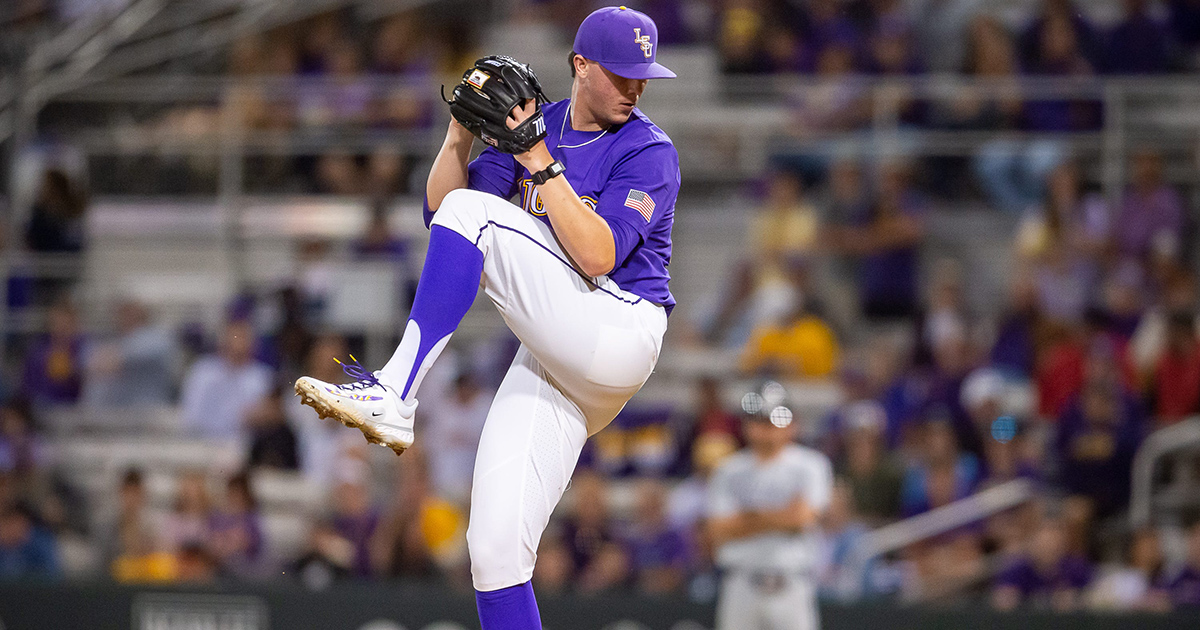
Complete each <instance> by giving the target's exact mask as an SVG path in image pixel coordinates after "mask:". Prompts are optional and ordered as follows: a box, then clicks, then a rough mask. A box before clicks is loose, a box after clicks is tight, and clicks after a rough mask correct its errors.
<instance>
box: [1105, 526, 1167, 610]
mask: <svg viewBox="0 0 1200 630" xmlns="http://www.w3.org/2000/svg"><path fill="white" fill-rule="evenodd" d="M1123 555H1124V557H1123V558H1122V563H1121V564H1120V565H1118V566H1117V567H1115V568H1113V569H1111V570H1109V571H1108V572H1107V573H1104V574H1102V575H1101V576H1100V577H1099V578H1098V579H1097V580H1096V582H1095V584H1093V585H1092V588H1091V591H1090V592H1089V593H1088V604H1089V606H1090V607H1091V608H1096V609H1102V610H1147V609H1155V608H1158V604H1157V603H1156V602H1155V595H1154V591H1153V589H1154V587H1155V585H1158V584H1160V583H1161V581H1162V574H1163V553H1162V547H1161V546H1160V544H1159V541H1158V534H1157V533H1156V532H1155V531H1154V530H1153V529H1143V530H1139V531H1136V532H1133V534H1132V535H1130V537H1129V539H1128V541H1127V542H1126V545H1125V550H1124V554H1123Z"/></svg>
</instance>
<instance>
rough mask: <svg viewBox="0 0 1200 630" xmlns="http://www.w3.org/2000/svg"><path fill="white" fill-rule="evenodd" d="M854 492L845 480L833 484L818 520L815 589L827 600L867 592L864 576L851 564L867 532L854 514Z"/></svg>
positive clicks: (860, 520)
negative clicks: (818, 544) (819, 526)
mask: <svg viewBox="0 0 1200 630" xmlns="http://www.w3.org/2000/svg"><path fill="white" fill-rule="evenodd" d="M856 502H857V501H856V499H855V497H854V491H853V489H852V488H851V486H850V485H849V484H848V483H846V482H845V481H844V480H841V479H839V480H838V481H836V482H835V483H834V484H833V493H832V494H831V495H830V497H829V509H828V510H826V512H825V517H824V518H823V519H822V520H821V548H820V552H819V555H820V557H821V560H820V562H819V563H818V564H819V566H820V572H819V577H818V579H817V584H818V589H819V590H820V592H821V594H822V595H824V596H826V597H834V598H842V599H844V598H846V597H848V596H855V595H857V594H859V593H864V592H865V591H866V590H867V587H868V584H866V582H867V580H866V576H865V575H857V574H855V573H854V571H855V570H856V569H857V567H855V566H854V565H853V564H851V563H853V562H855V561H857V560H858V558H857V556H856V553H857V552H858V547H859V545H861V544H862V543H863V540H864V537H865V536H866V535H867V533H868V532H869V531H870V530H869V529H868V528H867V525H866V524H865V523H864V522H863V521H862V519H860V518H859V516H858V514H857V513H856V512H855V510H854V506H855V503H856Z"/></svg>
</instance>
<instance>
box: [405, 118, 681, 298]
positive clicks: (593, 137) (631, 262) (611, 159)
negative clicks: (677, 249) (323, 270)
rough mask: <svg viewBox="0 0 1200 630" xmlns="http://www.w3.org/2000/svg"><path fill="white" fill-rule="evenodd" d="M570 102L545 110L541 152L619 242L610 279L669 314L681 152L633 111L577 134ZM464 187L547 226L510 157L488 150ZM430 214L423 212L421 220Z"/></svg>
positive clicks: (470, 170) (526, 177) (521, 169)
mask: <svg viewBox="0 0 1200 630" xmlns="http://www.w3.org/2000/svg"><path fill="white" fill-rule="evenodd" d="M569 106H570V99H565V100H561V101H558V102H556V103H550V104H548V105H545V106H543V107H542V112H543V114H544V116H545V120H546V148H548V149H549V150H550V155H551V156H553V157H554V158H555V159H557V160H560V161H562V163H563V164H564V165H566V167H567V170H566V172H565V173H563V175H562V176H563V177H566V178H567V181H568V182H570V183H571V186H572V188H574V189H575V192H576V194H578V195H579V198H580V199H582V200H583V202H584V203H585V204H587V205H588V206H589V207H591V208H592V209H594V210H595V211H596V214H599V215H600V216H602V217H604V220H605V221H607V222H608V226H609V227H610V228H611V229H612V232H613V240H614V241H615V244H616V260H617V262H616V267H614V268H613V270H612V272H610V273H609V274H608V277H609V278H611V279H612V280H613V281H614V282H616V283H617V284H618V285H619V286H620V287H621V288H622V289H624V290H626V291H629V292H630V293H633V294H634V295H637V296H640V297H641V298H643V299H645V300H649V301H650V302H654V303H655V304H661V305H663V306H664V307H665V308H666V309H667V313H668V314H670V312H671V309H672V308H674V306H675V298H674V297H673V296H672V295H671V292H670V290H669V289H668V288H667V283H668V282H669V281H670V279H671V276H670V273H668V271H667V266H668V265H669V264H670V262H671V226H672V225H673V224H674V222H675V198H676V197H677V196H678V195H679V185H680V174H679V154H678V153H676V151H675V145H673V144H671V139H670V138H668V137H667V134H665V133H663V131H662V130H661V129H659V128H658V127H657V126H656V125H655V124H654V123H652V122H650V119H649V118H646V115H645V114H643V113H642V112H641V110H639V109H637V108H636V107H635V108H634V109H633V113H632V114H631V115H630V117H629V120H628V121H627V122H625V123H624V124H621V125H614V126H612V127H609V128H608V129H607V130H605V131H575V130H574V129H572V128H571V122H570V120H569V117H568V115H567V114H568V112H569ZM467 187H468V188H470V189H471V190H478V191H482V192H487V193H491V194H493V195H496V196H497V197H500V198H502V199H512V198H514V197H518V196H519V198H520V199H519V201H518V205H520V206H521V207H522V208H523V209H524V210H525V211H526V212H529V213H530V214H532V215H533V216H535V217H537V218H538V219H540V220H541V221H542V222H543V223H545V224H546V225H550V218H549V217H548V216H547V214H546V210H545V209H543V208H542V202H541V200H540V199H538V198H537V189H536V187H535V186H534V185H533V182H532V180H531V179H530V177H529V171H527V170H525V167H523V166H521V165H520V164H519V163H518V162H517V160H516V159H515V158H514V157H513V156H512V155H509V154H506V153H501V152H500V151H497V150H496V149H494V148H491V147H488V148H487V149H485V150H484V151H483V153H482V154H480V155H479V157H478V158H476V159H475V160H474V161H473V162H471V164H470V166H469V167H468V181H467ZM431 219H432V214H431V213H429V212H428V211H426V214H425V223H426V225H428V224H429V221H430V220H431Z"/></svg>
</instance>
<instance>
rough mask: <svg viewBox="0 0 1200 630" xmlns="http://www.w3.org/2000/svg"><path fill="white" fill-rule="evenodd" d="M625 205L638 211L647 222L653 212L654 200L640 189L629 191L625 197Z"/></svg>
mask: <svg viewBox="0 0 1200 630" xmlns="http://www.w3.org/2000/svg"><path fill="white" fill-rule="evenodd" d="M625 205H626V206H627V207H630V208H633V209H634V210H637V211H638V212H640V213H641V214H642V218H644V219H646V222H647V223H649V222H650V217H651V216H652V215H653V214H654V200H653V199H651V198H650V195H647V194H646V193H644V192H642V191H640V190H631V191H629V196H628V197H625Z"/></svg>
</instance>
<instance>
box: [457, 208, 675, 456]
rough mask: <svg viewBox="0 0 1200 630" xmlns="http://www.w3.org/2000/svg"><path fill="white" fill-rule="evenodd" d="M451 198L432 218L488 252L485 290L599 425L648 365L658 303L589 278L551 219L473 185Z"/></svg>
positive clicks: (657, 332)
mask: <svg viewBox="0 0 1200 630" xmlns="http://www.w3.org/2000/svg"><path fill="white" fill-rule="evenodd" d="M448 199H450V200H451V201H452V204H451V205H452V206H453V207H455V211H454V212H452V213H450V214H448V215H445V216H444V217H442V218H440V219H439V218H437V215H435V221H439V224H443V225H445V227H449V228H450V229H454V230H456V231H458V232H459V233H461V234H463V235H464V236H465V237H466V238H468V239H469V240H471V241H472V242H474V243H476V245H477V246H478V247H479V248H480V249H481V250H482V251H483V252H484V264H483V278H482V283H483V287H484V290H485V292H486V293H487V295H488V297H489V298H490V299H491V300H492V302H493V303H494V304H495V305H496V308H497V309H498V310H499V311H500V314H501V315H502V316H503V317H504V320H505V322H506V323H507V324H508V326H509V328H510V329H512V331H513V333H514V334H516V335H517V337H518V338H519V339H520V340H521V342H522V343H523V344H525V345H526V346H527V347H528V348H529V350H530V352H532V353H533V355H534V356H535V357H536V358H537V360H538V361H539V362H541V364H542V365H543V366H544V368H545V369H546V370H547V371H548V372H549V373H550V375H551V376H552V377H553V379H554V381H555V382H556V383H557V384H558V385H559V386H560V387H561V388H562V389H563V391H564V392H565V393H566V394H567V395H568V396H570V397H571V399H572V400H573V401H575V402H576V403H577V404H579V405H580V407H581V408H582V409H583V410H584V413H585V414H586V415H587V416H588V419H589V424H590V426H591V429H592V430H591V432H593V433H594V432H595V431H598V430H599V429H600V428H603V425H604V424H607V422H608V421H609V420H611V419H612V416H613V415H616V412H617V411H619V410H620V408H621V407H622V406H623V405H624V404H625V402H626V401H628V400H629V398H630V397H631V396H633V394H634V393H636V392H637V390H638V389H639V388H640V387H641V386H642V384H643V383H644V382H645V380H646V378H647V377H649V375H650V373H651V372H652V371H653V369H654V365H655V363H656V362H657V360H658V353H659V349H660V348H661V346H662V335H663V333H664V332H665V330H666V314H665V312H664V311H663V309H662V308H661V307H660V306H657V305H654V304H651V303H649V302H646V301H645V300H643V299H642V298H640V297H638V296H637V295H634V294H631V293H628V292H626V291H624V290H622V289H621V288H620V287H619V286H618V285H617V284H616V283H615V282H613V281H612V280H610V279H609V278H607V277H601V278H590V277H587V276H585V275H584V274H583V273H582V272H580V271H579V270H578V269H577V268H576V267H575V266H574V265H573V264H572V263H571V260H570V257H569V256H567V254H566V253H565V252H564V251H563V249H562V247H561V246H560V245H559V243H558V241H557V239H556V238H555V237H554V234H553V232H552V231H551V230H550V228H549V226H547V225H546V224H545V223H543V222H542V221H540V220H538V219H536V218H535V217H533V216H532V215H530V214H529V213H527V212H525V211H524V210H521V209H520V208H518V207H517V206H515V205H513V204H511V203H509V202H507V201H505V200H502V199H500V198H499V197H495V196H494V195H488V194H485V193H479V192H475V191H455V193H454V196H453V197H448ZM443 208H445V204H443ZM464 208H465V209H464ZM441 212H443V210H439V211H438V214H440V213H441Z"/></svg>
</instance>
